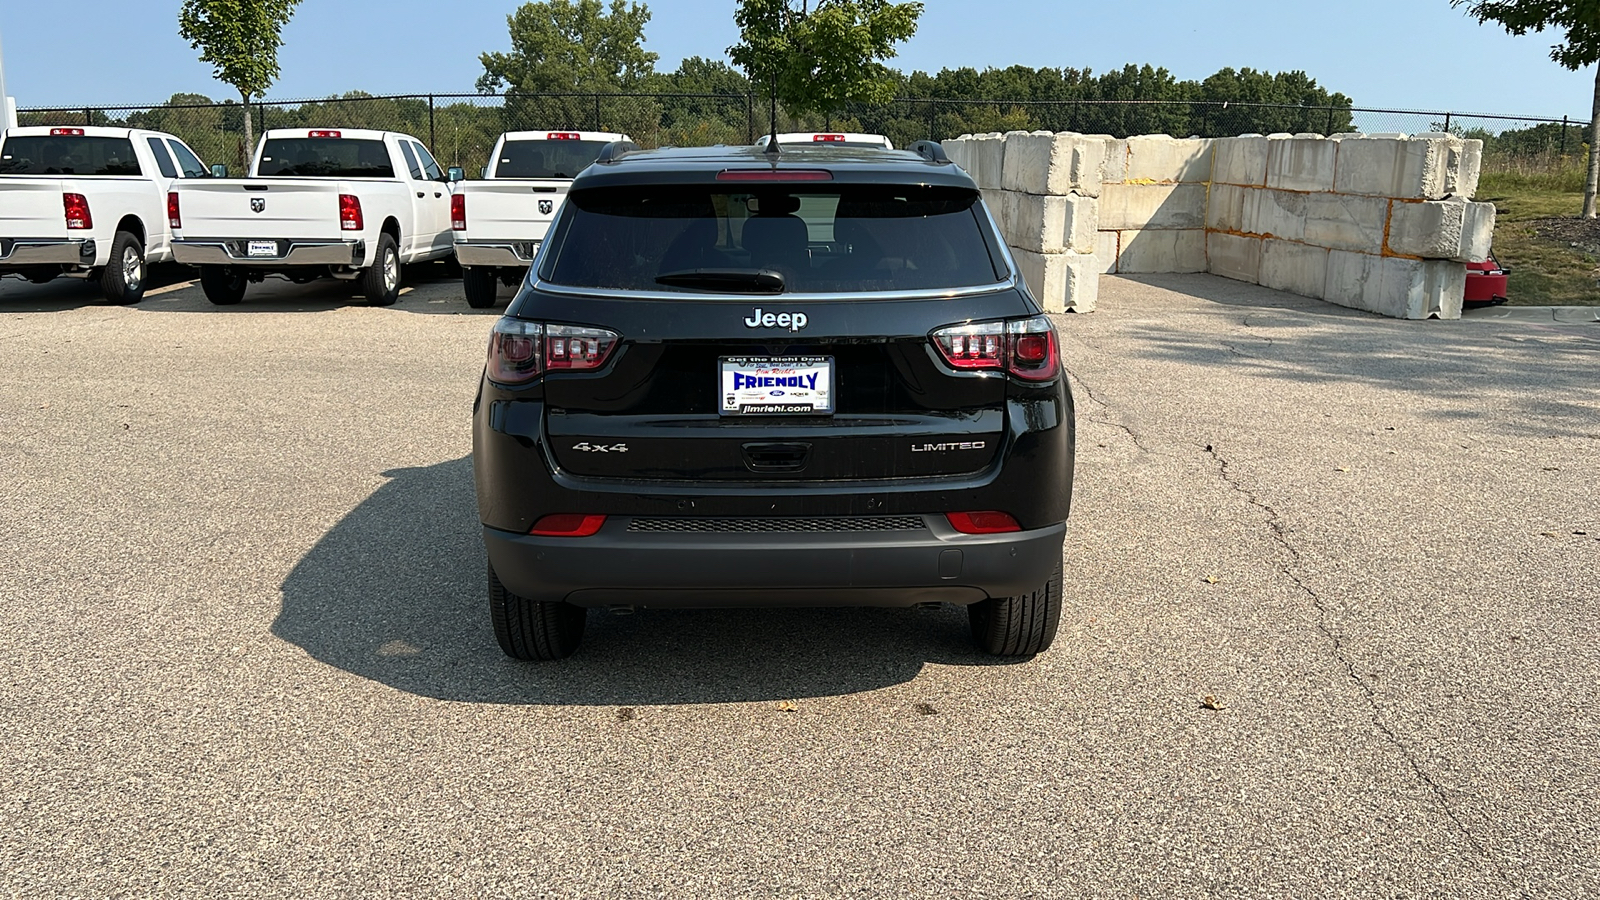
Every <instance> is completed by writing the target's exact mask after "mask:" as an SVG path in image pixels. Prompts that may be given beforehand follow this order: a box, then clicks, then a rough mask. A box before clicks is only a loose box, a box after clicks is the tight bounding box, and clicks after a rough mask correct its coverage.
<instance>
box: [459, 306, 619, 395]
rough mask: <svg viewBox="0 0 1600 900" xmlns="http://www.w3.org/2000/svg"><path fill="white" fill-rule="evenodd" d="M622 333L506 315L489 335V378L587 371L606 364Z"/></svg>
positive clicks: (514, 380) (519, 380)
mask: <svg viewBox="0 0 1600 900" xmlns="http://www.w3.org/2000/svg"><path fill="white" fill-rule="evenodd" d="M621 340H622V336H621V335H619V334H617V333H616V332H614V331H607V330H606V329H604V328H585V327H582V326H578V325H545V324H543V323H541V322H525V321H523V320H521V319H511V318H502V319H501V320H500V321H498V322H496V323H495V324H494V331H493V332H491V333H490V335H489V362H488V370H489V380H490V381H494V382H497V383H499V384H511V385H516V384H527V383H528V382H530V381H532V380H533V379H535V378H537V377H539V375H540V374H541V373H543V372H546V371H550V372H584V371H591V370H594V369H598V368H600V367H601V366H603V365H605V364H606V360H608V359H610V358H611V354H612V352H613V351H615V350H616V348H617V343H618V342H619V341H621Z"/></svg>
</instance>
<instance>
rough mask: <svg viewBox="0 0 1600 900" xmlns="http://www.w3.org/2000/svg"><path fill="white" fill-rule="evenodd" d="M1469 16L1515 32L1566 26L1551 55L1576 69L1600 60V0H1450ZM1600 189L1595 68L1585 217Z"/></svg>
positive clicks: (1599, 79) (1599, 94)
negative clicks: (1462, 8)
mask: <svg viewBox="0 0 1600 900" xmlns="http://www.w3.org/2000/svg"><path fill="white" fill-rule="evenodd" d="M1450 5H1451V6H1462V5H1465V6H1466V7H1467V15H1469V16H1471V17H1473V18H1474V19H1477V20H1478V21H1479V22H1480V23H1483V22H1489V21H1494V22H1499V23H1500V24H1501V25H1502V26H1504V27H1505V30H1506V31H1507V32H1509V33H1511V34H1514V35H1519V36H1520V35H1524V34H1527V33H1528V32H1530V31H1544V30H1546V29H1550V30H1556V29H1565V30H1566V39H1565V40H1563V41H1562V42H1561V43H1559V44H1556V45H1555V46H1553V47H1551V48H1550V58H1551V59H1553V60H1555V61H1556V63H1557V64H1559V65H1561V66H1564V67H1565V68H1568V69H1571V70H1572V71H1574V72H1576V71H1577V70H1579V69H1581V68H1583V67H1584V66H1592V65H1594V64H1595V63H1596V62H1600V0H1450ZM1597 189H1600V69H1596V70H1595V79H1594V105H1593V109H1592V111H1591V113H1590V116H1589V175H1588V178H1586V179H1585V180H1584V185H1583V217H1584V218H1585V219H1593V218H1595V212H1596V210H1595V194H1596V192H1597Z"/></svg>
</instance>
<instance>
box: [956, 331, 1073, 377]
mask: <svg viewBox="0 0 1600 900" xmlns="http://www.w3.org/2000/svg"><path fill="white" fill-rule="evenodd" d="M929 337H930V338H931V339H932V341H933V346H934V348H935V349H937V350H938V351H939V355H940V356H941V357H943V358H944V361H945V362H947V363H949V364H950V365H951V367H953V368H957V369H969V370H970V369H993V370H997V371H1006V372H1010V373H1011V374H1012V375H1015V376H1016V377H1018V378H1021V379H1024V380H1026V381H1049V380H1051V379H1053V378H1055V377H1056V376H1057V375H1058V374H1060V372H1061V353H1060V350H1059V348H1058V347H1057V344H1056V332H1055V329H1054V328H1051V327H1050V320H1049V319H1048V318H1046V317H1044V316H1033V317H1031V318H1027V319H1011V320H1008V321H1004V322H973V323H971V324H967V325H951V326H950V327H948V328H940V329H939V330H937V331H935V332H933V334H931V335H929Z"/></svg>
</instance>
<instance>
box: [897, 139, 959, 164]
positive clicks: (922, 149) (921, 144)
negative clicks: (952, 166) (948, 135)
mask: <svg viewBox="0 0 1600 900" xmlns="http://www.w3.org/2000/svg"><path fill="white" fill-rule="evenodd" d="M906 149H907V150H910V151H911V152H912V153H915V154H917V155H918V156H920V157H922V158H923V159H925V160H927V161H928V162H931V163H947V162H949V161H950V157H948V156H946V155H945V153H944V145H943V144H941V143H939V142H937V141H917V142H916V143H914V144H912V145H911V146H910V147H907V148H906Z"/></svg>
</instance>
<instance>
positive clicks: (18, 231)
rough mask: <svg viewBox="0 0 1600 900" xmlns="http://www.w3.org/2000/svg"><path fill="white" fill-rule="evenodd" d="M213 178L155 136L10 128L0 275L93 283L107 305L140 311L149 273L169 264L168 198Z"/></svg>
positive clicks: (0, 202)
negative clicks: (184, 185)
mask: <svg viewBox="0 0 1600 900" xmlns="http://www.w3.org/2000/svg"><path fill="white" fill-rule="evenodd" d="M210 174H211V172H210V170H208V169H207V168H206V167H205V165H204V164H203V163H201V162H200V157H198V156H196V155H195V152H194V151H193V150H190V149H189V147H188V145H186V144H184V142H183V141H180V140H178V139H177V138H175V137H173V136H172V135H170V134H164V133H162V132H159V131H141V130H139V129H134V128H102V127H96V126H85V127H65V128H64V127H51V126H39V127H29V128H13V129H11V130H9V131H7V132H5V135H4V139H3V140H0V275H17V276H20V277H22V278H26V279H28V280H29V281H32V282H35V283H39V284H43V283H44V282H46V281H50V280H52V279H54V278H57V277H59V276H61V275H72V276H78V277H84V278H97V279H99V281H100V289H101V291H102V293H104V294H105V298H106V300H107V301H108V302H110V303H119V304H120V303H138V302H139V301H140V300H141V299H142V298H143V297H144V289H145V281H146V278H145V274H146V271H147V268H148V266H150V265H151V264H153V263H159V262H165V261H167V260H170V259H172V231H171V230H170V229H169V228H168V226H167V208H166V198H167V192H168V191H170V190H171V189H172V187H173V185H175V184H178V183H181V182H183V181H188V180H190V179H204V178H207V177H209V176H210Z"/></svg>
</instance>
